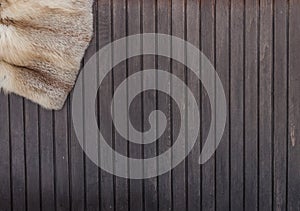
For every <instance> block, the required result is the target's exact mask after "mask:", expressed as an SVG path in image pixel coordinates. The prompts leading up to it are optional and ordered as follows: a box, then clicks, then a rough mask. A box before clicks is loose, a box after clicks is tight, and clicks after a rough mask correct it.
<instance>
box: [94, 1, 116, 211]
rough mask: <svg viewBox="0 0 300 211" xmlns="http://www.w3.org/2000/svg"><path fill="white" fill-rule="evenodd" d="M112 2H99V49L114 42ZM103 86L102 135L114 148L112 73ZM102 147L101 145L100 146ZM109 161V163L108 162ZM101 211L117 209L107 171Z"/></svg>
mask: <svg viewBox="0 0 300 211" xmlns="http://www.w3.org/2000/svg"><path fill="white" fill-rule="evenodd" d="M111 8H112V1H111V0H100V1H99V2H98V33H99V34H98V43H99V49H101V48H102V47H103V46H104V45H106V44H108V43H109V42H111V40H112V13H111ZM105 81H106V83H105V82H103V84H101V86H100V89H99V120H100V129H101V133H102V134H103V136H104V137H105V140H106V142H107V143H108V144H109V145H110V146H113V127H112V119H111V112H110V103H107V102H111V98H112V93H113V89H112V85H113V83H112V72H111V73H110V74H109V75H108V76H107V79H106V80H105ZM100 147H101V145H100ZM100 159H101V161H102V160H103V161H104V162H112V159H113V157H104V156H101V155H100ZM106 160H107V161H106ZM100 176H101V207H100V208H101V210H114V209H115V195H114V176H113V175H112V174H109V173H107V172H105V171H101V175H100Z"/></svg>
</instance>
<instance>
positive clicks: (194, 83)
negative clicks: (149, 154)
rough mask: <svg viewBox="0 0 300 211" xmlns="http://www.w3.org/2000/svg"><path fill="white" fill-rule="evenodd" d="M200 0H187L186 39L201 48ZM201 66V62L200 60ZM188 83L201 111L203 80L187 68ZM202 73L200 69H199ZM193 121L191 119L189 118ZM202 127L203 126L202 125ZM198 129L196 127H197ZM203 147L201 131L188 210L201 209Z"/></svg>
mask: <svg viewBox="0 0 300 211" xmlns="http://www.w3.org/2000/svg"><path fill="white" fill-rule="evenodd" d="M200 21H201V20H200V1H198V0H189V1H187V8H186V23H187V26H186V40H187V41H188V42H190V43H191V44H193V45H195V46H196V47H198V48H200V30H201V28H200ZM198 59H199V58H195V57H192V55H187V61H191V62H192V61H197V60H198ZM199 68H200V62H199ZM187 71H188V72H187V84H188V87H189V88H190V89H191V91H192V92H193V94H194V97H195V99H196V101H197V102H198V108H197V109H198V110H199V111H200V112H201V90H202V87H201V81H199V80H198V79H197V78H195V76H194V74H192V73H191V72H190V71H191V70H187ZM199 73H200V69H199ZM188 121H191V120H188ZM200 124H202V123H200ZM200 127H201V126H200ZM195 129H196V128H195ZM200 149H201V132H200V134H199V135H198V139H197V141H196V143H195V145H194V148H193V150H192V151H191V153H190V154H189V156H188V158H187V166H186V168H187V177H186V180H187V190H186V191H187V193H186V195H187V196H186V197H187V208H186V210H201V179H202V177H201V165H199V155H200V152H201V151H200Z"/></svg>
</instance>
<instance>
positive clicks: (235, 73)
mask: <svg viewBox="0 0 300 211" xmlns="http://www.w3.org/2000/svg"><path fill="white" fill-rule="evenodd" d="M244 13H245V5H244V3H243V2H242V1H239V0H234V1H231V5H230V38H229V39H230V71H231V72H230V79H229V80H230V98H229V105H230V108H229V112H230V113H229V115H230V117H229V118H230V119H229V121H230V123H229V124H230V125H229V127H230V151H229V156H230V205H231V206H230V209H231V210H243V208H244V203H245V202H244V182H245V181H244V146H245V145H244V144H245V142H244V141H245V140H244V135H245V129H244V124H245V119H244V115H245V107H244V106H245V105H244V97H245V96H244V92H245V89H244V88H245V70H244V65H245V60H244V59H245V54H244V47H245V43H244V41H245V40H244V38H245V27H246V26H245V25H244V23H245V16H244ZM237 87H239V88H237Z"/></svg>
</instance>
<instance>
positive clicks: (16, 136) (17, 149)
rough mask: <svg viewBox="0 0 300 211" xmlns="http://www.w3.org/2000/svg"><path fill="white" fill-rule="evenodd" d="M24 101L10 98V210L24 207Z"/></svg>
mask: <svg viewBox="0 0 300 211" xmlns="http://www.w3.org/2000/svg"><path fill="white" fill-rule="evenodd" d="M23 103H24V101H23V99H22V98H20V97H17V96H15V95H13V96H11V97H10V111H11V112H10V128H12V130H11V131H10V133H11V134H10V137H11V177H12V178H11V179H12V180H11V182H12V209H16V210H22V209H23V208H24V207H26V172H25V168H26V166H25V159H26V154H25V140H24V136H25V134H24V107H23V105H24V104H23Z"/></svg>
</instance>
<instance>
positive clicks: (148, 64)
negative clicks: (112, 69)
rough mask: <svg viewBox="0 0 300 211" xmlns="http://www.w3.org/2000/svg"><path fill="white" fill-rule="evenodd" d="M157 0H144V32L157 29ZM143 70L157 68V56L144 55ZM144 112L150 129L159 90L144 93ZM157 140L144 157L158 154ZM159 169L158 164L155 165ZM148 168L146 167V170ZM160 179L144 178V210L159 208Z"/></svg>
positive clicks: (144, 120)
mask: <svg viewBox="0 0 300 211" xmlns="http://www.w3.org/2000/svg"><path fill="white" fill-rule="evenodd" d="M156 17H157V16H156V0H142V21H143V22H142V29H143V33H154V32H155V31H156V22H155V21H156ZM142 68H143V70H147V69H154V68H156V58H155V57H154V56H144V57H143V67H142ZM150 80H151V79H148V78H147V76H143V85H144V86H146V83H147V82H148V81H150ZM143 105H144V107H143V112H144V119H143V122H144V125H143V127H144V128H143V131H147V130H149V129H150V125H149V122H148V121H147V120H148V116H149V115H150V113H151V112H152V111H153V110H156V109H157V92H155V91H147V92H144V93H143ZM157 146H158V144H157V142H156V143H154V144H148V145H147V146H144V148H143V150H144V158H149V157H155V156H156V154H157ZM150 168H155V169H157V165H154V166H153V167H150ZM146 171H148V168H147V167H145V168H144V172H146ZM157 184H158V180H157V178H156V177H155V178H151V179H145V180H144V210H145V211H157V210H158V189H157V188H158V186H157Z"/></svg>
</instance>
